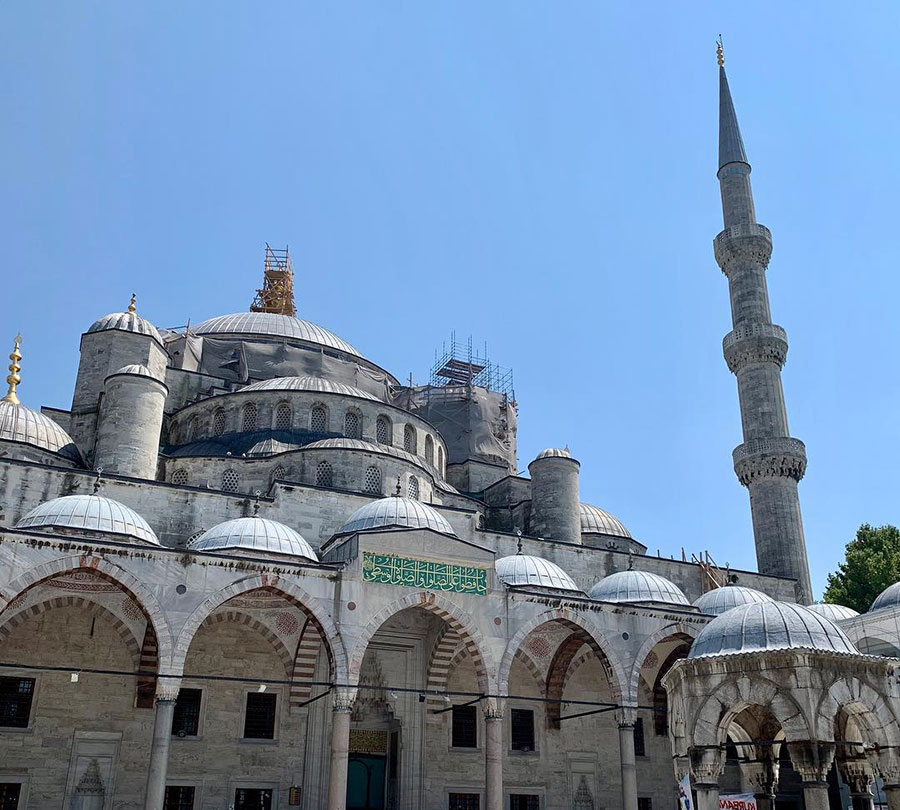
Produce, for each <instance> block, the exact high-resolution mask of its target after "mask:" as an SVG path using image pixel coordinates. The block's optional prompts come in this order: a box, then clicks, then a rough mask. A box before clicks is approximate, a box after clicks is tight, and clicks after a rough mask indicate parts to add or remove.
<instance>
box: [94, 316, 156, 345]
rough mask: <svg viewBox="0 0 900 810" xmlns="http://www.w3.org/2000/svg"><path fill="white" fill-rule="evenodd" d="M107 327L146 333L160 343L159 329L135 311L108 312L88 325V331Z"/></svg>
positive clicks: (140, 333)
mask: <svg viewBox="0 0 900 810" xmlns="http://www.w3.org/2000/svg"><path fill="white" fill-rule="evenodd" d="M107 329H118V330H119V331H120V332H134V333H135V334H136V335H147V336H148V337H152V338H154V339H155V340H158V341H159V342H160V343H162V335H160V334H159V330H158V329H157V328H156V327H155V326H154V325H153V324H152V323H150V321H148V320H147V319H146V318H142V317H141V316H140V315H138V314H137V313H136V312H110V313H109V315H104V316H103V317H102V318H98V319H97V320H96V321H94V322H93V323H92V324H91V325H90V326H89V327H88V332H105V331H106V330H107Z"/></svg>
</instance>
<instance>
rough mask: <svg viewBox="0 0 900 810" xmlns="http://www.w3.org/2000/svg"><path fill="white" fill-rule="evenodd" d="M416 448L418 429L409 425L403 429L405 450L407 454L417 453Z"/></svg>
mask: <svg viewBox="0 0 900 810" xmlns="http://www.w3.org/2000/svg"><path fill="white" fill-rule="evenodd" d="M416 447H417V442H416V429H415V428H414V427H413V426H412V425H407V426H406V427H405V428H403V449H404V450H406V452H407V453H415V452H416Z"/></svg>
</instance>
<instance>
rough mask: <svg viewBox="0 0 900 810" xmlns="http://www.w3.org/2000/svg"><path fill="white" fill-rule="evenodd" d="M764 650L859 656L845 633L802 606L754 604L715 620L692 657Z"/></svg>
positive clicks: (698, 643)
mask: <svg viewBox="0 0 900 810" xmlns="http://www.w3.org/2000/svg"><path fill="white" fill-rule="evenodd" d="M763 650H821V651H823V652H832V653H845V654H850V655H856V654H859V651H858V650H857V649H856V647H854V646H853V642H852V641H850V639H849V638H848V637H847V634H846V633H844V631H843V630H841V629H840V628H839V627H837V626H836V625H835V624H833V623H832V622H830V621H829V620H828V619H826V618H825V617H824V616H820V615H819V614H818V613H813V612H812V611H811V610H809V609H807V608H805V607H803V606H802V605H794V604H790V603H788V602H754V603H752V604H749V605H740V606H738V607H736V608H733V609H732V610H729V611H727V612H726V613H723V614H722V615H721V616H717V617H716V618H715V619H713V620H712V621H711V622H710V623H709V624H708V625H706V627H704V628H703V630H702V631H701V633H700V635H699V636H697V639H696V640H695V641H694V643H693V645H692V646H691V651H690V652H689V653H688V657H689V658H703V657H705V656H711V655H734V654H737V653H746V652H760V651H763Z"/></svg>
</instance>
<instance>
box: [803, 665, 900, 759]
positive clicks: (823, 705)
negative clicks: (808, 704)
mask: <svg viewBox="0 0 900 810" xmlns="http://www.w3.org/2000/svg"><path fill="white" fill-rule="evenodd" d="M816 708H817V711H816V733H817V734H818V735H819V738H820V739H826V740H827V739H829V738H830V735H832V734H833V733H834V728H835V720H836V719H837V718H838V715H839V714H840V713H841V712H842V711H843V712H846V713H847V714H848V715H850V716H852V717H853V719H854V720H855V721H856V723H857V724H858V725H859V726H860V731H862V732H863V733H865V734H866V735H867V736H868V737H869V739H868V740H865V742H868V743H872V744H874V745H877V746H879V747H881V748H887V747H896V746H900V723H898V719H897V715H896V713H895V712H894V710H893V709H892V708H891V706H890V703H889V702H888V701H887V700H885V699H884V697H883V696H882V695H881V694H879V693H878V692H877V691H876V690H875V689H873V688H872V687H871V686H870V685H869V684H867V683H865V682H863V681H860V680H859V679H858V678H853V677H848V678H841V679H840V680H837V681H835V682H834V683H832V684H831V685H830V686H829V687H828V690H827V691H826V692H825V693H824V694H823V695H822V698H821V700H820V701H819V705H818V706H817V707H816Z"/></svg>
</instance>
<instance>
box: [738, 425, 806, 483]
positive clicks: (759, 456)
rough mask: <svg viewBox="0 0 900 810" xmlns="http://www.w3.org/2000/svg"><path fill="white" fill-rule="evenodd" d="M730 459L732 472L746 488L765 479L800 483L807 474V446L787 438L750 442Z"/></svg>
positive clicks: (740, 445)
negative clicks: (790, 480)
mask: <svg viewBox="0 0 900 810" xmlns="http://www.w3.org/2000/svg"><path fill="white" fill-rule="evenodd" d="M732 458H733V460H734V472H735V474H736V475H737V477H738V480H739V481H740V482H741V483H742V484H743V485H744V486H745V487H749V486H750V485H751V484H753V483H754V482H756V481H759V480H760V479H764V478H793V479H794V480H795V481H799V480H800V479H801V478H803V475H804V474H805V473H806V445H805V444H803V442H801V441H800V439H792V438H790V437H788V436H784V437H775V438H771V439H750V440H749V441H746V442H744V443H743V444H739V445H738V446H737V447H735V448H734V451H733V453H732Z"/></svg>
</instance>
